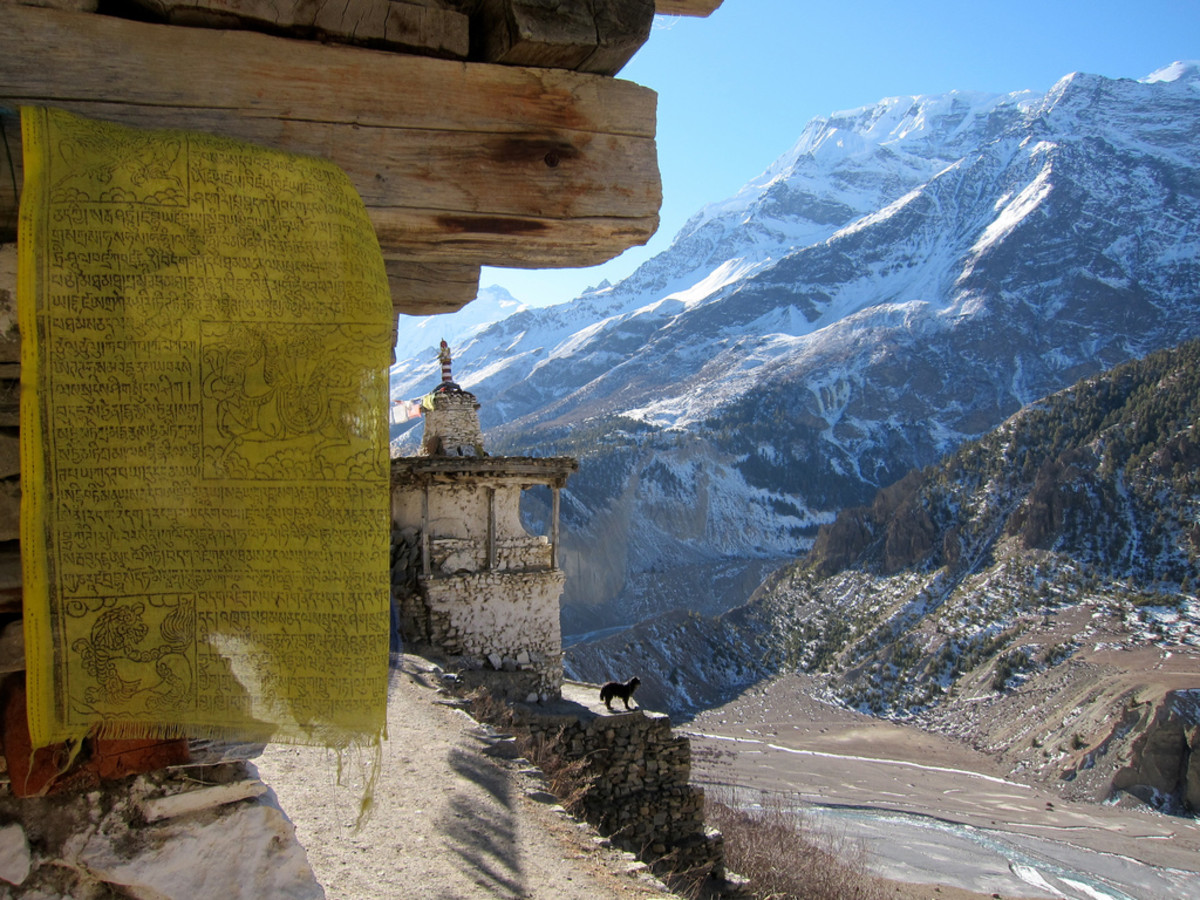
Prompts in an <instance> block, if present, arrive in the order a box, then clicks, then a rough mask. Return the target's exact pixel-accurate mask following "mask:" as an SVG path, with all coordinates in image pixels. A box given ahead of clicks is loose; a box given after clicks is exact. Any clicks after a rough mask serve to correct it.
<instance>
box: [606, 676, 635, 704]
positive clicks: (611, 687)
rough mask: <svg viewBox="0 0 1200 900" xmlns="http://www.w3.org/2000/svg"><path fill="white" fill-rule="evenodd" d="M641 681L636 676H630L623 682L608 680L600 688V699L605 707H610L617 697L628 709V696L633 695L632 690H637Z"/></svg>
mask: <svg viewBox="0 0 1200 900" xmlns="http://www.w3.org/2000/svg"><path fill="white" fill-rule="evenodd" d="M641 683H642V682H641V681H640V680H639V679H637V678H630V679H629V680H628V681H626V682H625V683H624V684H622V683H621V682H619V681H610V682H609V683H608V684H606V685H605V686H604V687H602V688H600V701H601V702H602V703H603V704H604V706H605V708H607V709H612V702H613V700H615V699H616V698H617V697H620V698H621V699H622V700H624V701H625V708H626V709H629V698H630V697H632V696H633V692H634V691H636V690H637V686H638V685H639V684H641Z"/></svg>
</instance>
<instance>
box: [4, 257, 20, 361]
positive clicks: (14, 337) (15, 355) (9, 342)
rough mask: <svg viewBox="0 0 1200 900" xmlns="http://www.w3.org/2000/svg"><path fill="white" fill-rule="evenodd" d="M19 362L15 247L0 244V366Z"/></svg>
mask: <svg viewBox="0 0 1200 900" xmlns="http://www.w3.org/2000/svg"><path fill="white" fill-rule="evenodd" d="M20 361H21V333H20V332H19V331H17V245H16V244H0V365H3V364H4V363H13V362H15V363H19V362H20Z"/></svg>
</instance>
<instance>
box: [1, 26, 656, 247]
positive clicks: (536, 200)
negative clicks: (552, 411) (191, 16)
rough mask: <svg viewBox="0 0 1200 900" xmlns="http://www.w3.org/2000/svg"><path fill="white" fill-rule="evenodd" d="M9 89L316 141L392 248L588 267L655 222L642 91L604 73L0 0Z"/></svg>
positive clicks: (84, 110)
mask: <svg viewBox="0 0 1200 900" xmlns="http://www.w3.org/2000/svg"><path fill="white" fill-rule="evenodd" d="M20 104H41V105H52V106H60V107H62V108H65V109H69V110H72V111H74V112H78V113H81V114H83V115H89V116H93V117H95V118H99V119H105V120H108V121H113V122H119V123H122V124H126V125H132V126H137V127H171V128H185V129H191V130H196V131H205V132H210V133H214V134H222V135H225V136H228V137H233V138H237V139H240V140H247V141H253V142H256V143H260V144H264V145H266V146H271V147H276V148H279V149H283V150H288V151H293V152H298V153H306V154H310V155H317V156H323V157H326V158H328V159H330V160H331V161H333V162H334V163H336V164H337V165H339V166H341V167H342V168H343V169H344V170H345V171H346V172H347V173H348V174H349V176H350V178H351V181H352V182H353V183H354V185H355V187H356V188H357V189H358V191H359V193H360V194H361V195H362V197H363V200H364V202H365V203H366V205H367V210H368V213H369V214H370V216H371V219H372V221H373V223H374V224H375V226H376V231H377V233H378V234H379V239H380V245H381V247H382V248H383V250H384V255H385V256H387V257H390V258H398V259H410V260H431V261H438V262H454V263H462V264H469V265H495V266H507V267H515V268H538V267H543V266H549V267H555V266H588V265H594V264H596V263H599V262H603V261H605V260H607V259H611V258H612V257H613V256H616V255H617V254H618V253H620V252H621V251H623V250H625V249H627V248H628V247H631V246H634V245H637V244H642V243H645V242H646V241H647V240H648V239H649V238H650V236H651V235H652V234H653V233H654V230H655V229H656V228H657V225H658V207H659V204H660V203H661V185H660V182H659V176H658V164H657V156H656V149H655V144H654V129H655V94H654V92H653V91H650V90H648V89H647V88H643V87H641V86H639V85H636V84H632V83H630V82H626V81H619V80H616V79H612V78H604V77H601V76H594V75H586V74H581V73H575V72H566V71H561V70H550V69H527V68H518V67H510V66H496V65H488V64H482V63H461V62H455V61H450V60H441V59H433V58H430V57H417V56H405V55H401V54H395V53H384V52H381V51H375V50H367V49H361V48H352V47H346V46H325V45H321V44H317V43H314V42H310V41H293V40H288V39H285V38H279V37H271V36H267V35H261V34H253V33H249V32H225V31H213V30H210V29H193V28H178V27H172V26H165V25H148V24H145V23H141V22H132V21H128V20H123V19H115V18H111V17H108V16H99V15H85V14H73V13H63V12H57V11H52V10H45V9H37V8H32V7H24V6H14V5H12V4H9V3H0V106H8V107H10V108H11V107H15V106H17V105H20ZM3 197H4V195H3V193H0V203H3V202H4V201H3ZM11 215H12V208H11V201H10V203H9V206H8V208H7V209H5V208H2V207H0V222H3V221H4V220H5V219H6V218H7V217H10V216H11Z"/></svg>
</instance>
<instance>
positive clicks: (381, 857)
mask: <svg viewBox="0 0 1200 900" xmlns="http://www.w3.org/2000/svg"><path fill="white" fill-rule="evenodd" d="M437 677H438V674H437V672H436V671H435V670H434V669H433V668H432V667H431V666H430V665H429V664H428V663H427V662H426V661H425V660H423V659H420V658H419V657H413V656H406V657H404V660H403V667H402V669H401V670H398V671H397V672H396V673H395V674H394V677H393V683H392V688H391V692H390V697H389V703H388V735H389V738H388V740H387V741H386V742H385V743H384V748H383V768H382V771H381V776H380V778H379V782H378V787H377V788H376V792H375V806H374V809H373V812H372V815H371V817H370V819H369V821H368V822H367V824H366V825H365V826H364V827H363V828H362V829H361V830H360V831H357V832H356V831H355V828H354V824H355V819H356V816H357V814H358V806H359V801H360V798H361V796H362V779H361V773H360V772H356V771H354V770H355V768H356V767H354V766H347V767H346V768H345V770H344V773H343V782H344V783H343V784H342V785H338V784H337V760H336V758H335V757H334V755H333V754H331V753H329V752H328V751H324V750H321V749H319V748H308V747H288V746H282V745H272V746H269V747H268V748H267V750H266V751H265V752H264V753H263V755H262V757H261V758H260V759H259V760H257V765H258V769H259V773H260V774H261V776H262V779H263V780H264V781H265V782H267V784H269V785H271V787H272V788H274V790H275V793H276V794H277V795H278V797H279V802H280V805H281V806H282V807H283V809H284V810H285V811H286V812H287V814H288V816H289V817H290V818H291V819H292V821H293V822H294V823H295V826H296V832H297V835H298V837H299V839H300V842H301V843H302V844H303V845H304V847H305V849H306V850H307V852H308V859H309V863H310V864H311V865H312V867H313V871H314V872H315V873H316V875H317V880H318V881H320V883H321V884H322V886H324V888H325V892H326V895H327V897H328V898H329V900H407V898H413V900H417V898H420V900H491V898H498V897H500V898H514V900H515V898H522V900H630V898H664V897H666V898H671V900H674V895H670V894H668V893H667V892H666V891H665V890H664V889H663V887H662V885H661V884H660V883H659V882H658V881H657V880H655V879H653V878H652V877H650V876H649V875H648V874H647V873H646V872H645V867H644V866H643V865H642V864H640V863H637V862H636V861H635V860H633V859H632V857H630V856H629V855H628V854H623V853H621V852H620V851H617V850H614V849H611V848H607V847H604V846H602V843H601V842H600V841H599V838H598V837H597V835H596V833H595V832H594V831H593V830H592V829H590V828H586V827H581V826H579V825H578V824H577V823H575V822H574V821H573V820H572V819H570V818H568V817H567V816H566V815H565V814H564V813H562V812H561V810H560V808H558V807H557V806H556V801H555V800H554V799H553V798H552V797H550V796H548V795H547V794H546V793H545V790H544V786H543V785H542V784H541V783H540V782H539V781H538V779H537V777H536V772H535V771H534V770H530V769H529V768H528V764H526V763H524V761H522V760H515V761H513V760H505V759H502V758H497V757H494V756H491V755H489V753H488V750H489V747H491V745H492V742H491V741H490V740H489V737H490V736H489V733H488V732H487V730H486V729H483V728H481V727H480V726H478V725H477V724H476V723H475V722H474V721H473V720H471V719H470V718H469V717H468V716H467V715H465V714H464V713H462V712H461V711H459V710H457V709H453V708H451V707H448V706H446V705H442V704H440V703H439V701H440V700H441V699H442V698H441V696H440V695H439V694H438V693H437V690H436V688H437V683H436V682H437Z"/></svg>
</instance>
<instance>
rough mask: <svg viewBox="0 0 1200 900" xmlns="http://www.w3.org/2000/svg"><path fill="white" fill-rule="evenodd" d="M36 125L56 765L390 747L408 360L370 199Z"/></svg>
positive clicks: (38, 521)
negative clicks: (188, 746)
mask: <svg viewBox="0 0 1200 900" xmlns="http://www.w3.org/2000/svg"><path fill="white" fill-rule="evenodd" d="M22 128H23V135H24V160H25V186H24V194H23V197H22V200H21V213H20V216H21V219H20V233H19V247H18V260H19V264H18V305H19V317H20V326H21V333H22V391H23V392H22V398H21V441H22V448H21V449H22V453H21V458H22V459H21V461H22V490H23V494H24V497H23V509H22V534H21V540H22V557H23V566H24V576H25V630H26V651H27V657H28V679H29V706H30V708H29V719H30V730H31V732H32V737H33V739H34V743H35V746H36V745H44V744H47V743H50V742H53V741H57V740H63V739H66V738H68V737H77V736H80V735H81V734H83V733H86V732H87V731H89V730H92V729H96V730H97V731H99V732H100V733H103V734H106V735H109V736H115V737H170V736H193V737H204V736H211V737H237V738H248V739H262V740H265V739H268V738H271V739H275V740H294V741H303V742H310V743H321V744H325V745H329V746H345V745H347V744H348V743H350V742H352V741H355V740H357V739H361V738H367V739H370V738H373V737H375V736H377V735H378V734H379V733H380V732H381V731H382V728H383V724H384V718H385V705H386V695H387V667H388V622H389V617H388V604H389V586H388V577H389V576H388V552H389V523H390V511H389V499H388V452H387V424H386V415H387V396H388V394H387V370H388V366H389V364H390V362H391V350H392V345H393V343H394V338H395V336H394V332H393V328H394V326H393V318H392V308H391V300H390V296H389V291H388V286H387V278H386V275H385V273H384V268H383V260H382V257H381V255H380V252H379V246H378V243H377V242H376V240H375V235H374V232H373V230H372V228H371V224H370V221H369V220H368V218H367V215H366V211H365V209H364V208H363V205H362V201H361V200H360V199H359V197H358V195H357V194H356V193H355V191H354V189H353V187H352V186H351V185H350V183H349V180H348V179H347V178H346V176H345V175H344V173H342V172H341V171H340V170H338V169H337V168H336V167H335V166H333V165H331V164H329V163H327V162H325V161H322V160H317V159H311V158H304V157H297V156H292V155H288V154H284V153H280V152H277V151H273V150H269V149H266V148H261V147H255V146H249V145H246V144H242V143H239V142H236V141H231V140H226V139H223V138H219V137H215V136H211V135H201V134H191V133H185V132H178V131H138V130H133V129H129V128H124V127H121V126H117V125H112V124H107V123H101V122H95V121H90V120H87V119H83V118H80V117H78V116H75V115H71V114H69V113H66V112H63V111H60V110H47V109H32V108H26V109H24V110H22Z"/></svg>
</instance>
